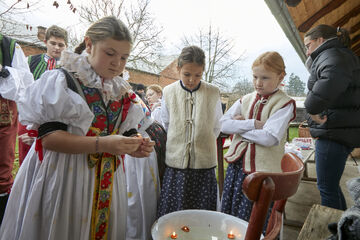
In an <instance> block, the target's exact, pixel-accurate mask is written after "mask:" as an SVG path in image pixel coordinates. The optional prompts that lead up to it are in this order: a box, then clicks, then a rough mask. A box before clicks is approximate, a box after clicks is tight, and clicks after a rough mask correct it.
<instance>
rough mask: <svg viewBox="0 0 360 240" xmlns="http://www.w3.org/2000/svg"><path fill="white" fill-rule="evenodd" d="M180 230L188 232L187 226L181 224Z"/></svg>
mask: <svg viewBox="0 0 360 240" xmlns="http://www.w3.org/2000/svg"><path fill="white" fill-rule="evenodd" d="M181 230H183V231H184V232H190V229H189V228H188V227H187V226H183V227H182V228H181Z"/></svg>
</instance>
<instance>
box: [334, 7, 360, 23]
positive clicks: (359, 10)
mask: <svg viewBox="0 0 360 240" xmlns="http://www.w3.org/2000/svg"><path fill="white" fill-rule="evenodd" d="M359 13H360V5H358V6H357V7H355V8H354V9H353V10H351V11H350V12H349V13H348V14H346V15H344V16H343V17H342V18H340V19H339V20H338V21H336V22H335V23H334V24H333V26H334V27H342V26H344V25H345V24H346V23H347V22H348V21H349V20H350V18H352V17H356V16H357V15H359Z"/></svg>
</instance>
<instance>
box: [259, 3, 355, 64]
mask: <svg viewBox="0 0 360 240" xmlns="http://www.w3.org/2000/svg"><path fill="white" fill-rule="evenodd" d="M265 2H266V3H267V5H268V6H269V8H270V10H271V12H272V13H273V15H274V16H275V18H276V19H277V21H278V22H279V24H280V26H281V27H282V29H283V31H284V32H285V34H286V36H287V37H288V38H289V40H290V42H291V44H292V45H293V46H294V48H295V49H296V51H297V53H298V54H299V56H300V58H301V59H302V60H303V61H305V59H306V56H305V49H304V47H303V39H304V34H305V33H306V32H307V31H308V30H309V29H311V28H312V27H315V26H317V25H319V24H328V25H331V26H334V27H342V28H345V29H347V30H348V31H349V33H350V38H351V49H352V50H353V51H354V52H355V53H356V55H358V56H360V1H359V0H265Z"/></svg>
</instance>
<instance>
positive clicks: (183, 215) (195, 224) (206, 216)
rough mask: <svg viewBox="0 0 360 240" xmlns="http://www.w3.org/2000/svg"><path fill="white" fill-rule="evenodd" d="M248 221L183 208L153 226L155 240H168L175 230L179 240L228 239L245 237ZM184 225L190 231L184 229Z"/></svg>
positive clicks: (218, 213)
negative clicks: (230, 236)
mask: <svg viewBox="0 0 360 240" xmlns="http://www.w3.org/2000/svg"><path fill="white" fill-rule="evenodd" d="M247 225H248V223H247V222H246V221H244V220H241V219H240V218H237V217H234V216H231V215H228V214H225V213H221V212H215V211H207V210H183V211H177V212H172V213H169V214H166V215H164V216H162V217H160V218H159V219H158V220H157V221H155V223H154V224H153V226H152V229H151V235H152V237H153V240H165V239H166V240H168V239H171V235H172V234H173V233H174V232H175V233H176V235H177V238H176V239H177V240H185V239H186V240H228V239H229V238H228V234H229V233H230V232H232V234H234V237H235V238H234V239H236V240H241V239H244V237H245V233H246V228H247ZM184 226H186V227H188V228H189V230H190V231H189V232H185V231H183V230H182V229H181V228H183V227H184Z"/></svg>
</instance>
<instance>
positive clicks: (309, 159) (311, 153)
mask: <svg viewBox="0 0 360 240" xmlns="http://www.w3.org/2000/svg"><path fill="white" fill-rule="evenodd" d="M301 154H302V155H303V157H304V158H303V162H304V167H305V170H304V176H303V178H302V180H305V181H312V182H316V181H317V178H316V177H309V172H308V163H315V149H311V150H301Z"/></svg>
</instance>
